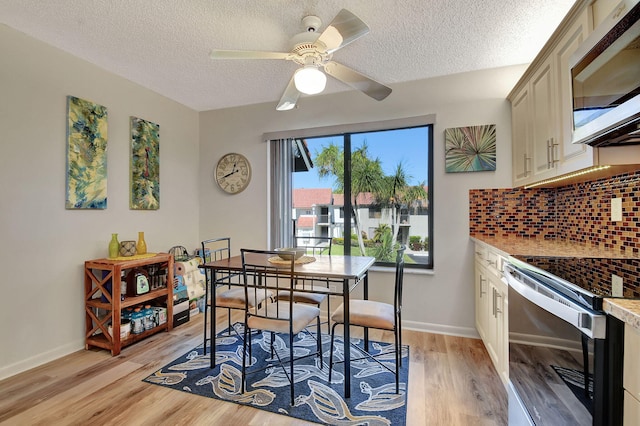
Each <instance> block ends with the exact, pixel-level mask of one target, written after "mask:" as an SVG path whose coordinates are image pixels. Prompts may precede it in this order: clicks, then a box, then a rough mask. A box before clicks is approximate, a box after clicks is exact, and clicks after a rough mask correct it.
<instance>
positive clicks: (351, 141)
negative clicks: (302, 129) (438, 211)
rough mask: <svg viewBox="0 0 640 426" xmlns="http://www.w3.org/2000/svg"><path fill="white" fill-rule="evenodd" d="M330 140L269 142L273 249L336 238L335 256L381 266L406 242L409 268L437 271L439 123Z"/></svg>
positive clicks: (330, 137)
mask: <svg viewBox="0 0 640 426" xmlns="http://www.w3.org/2000/svg"><path fill="white" fill-rule="evenodd" d="M327 135H328V136H322V135H317V134H316V135H314V136H313V137H305V138H292V139H287V140H284V139H282V140H277V141H276V140H271V141H270V143H271V144H273V145H274V146H272V147H271V148H270V158H271V168H272V175H274V176H276V178H275V179H274V180H273V181H272V182H271V206H270V215H271V218H270V223H271V229H270V234H271V241H272V244H274V246H286V245H287V243H290V242H291V241H292V240H293V238H292V237H293V235H294V234H295V235H298V236H300V235H313V236H330V237H332V238H333V244H332V253H333V254H349V255H367V256H373V257H375V258H376V259H377V261H376V264H378V265H392V264H393V262H394V261H395V251H396V249H397V247H398V246H399V245H400V244H404V245H406V246H407V251H406V256H407V257H406V259H405V262H406V267H407V268H411V267H413V268H425V269H426V268H429V269H430V268H432V267H433V238H432V235H433V231H432V230H433V220H432V211H433V206H432V204H431V203H430V200H431V199H432V191H433V178H432V176H433V173H432V145H433V142H432V141H433V126H432V124H423V125H415V126H411V127H402V128H391V129H390V130H384V129H383V130H377V129H376V130H375V131H366V132H358V131H350V132H342V133H340V134H337V135H331V134H330V133H329V132H327ZM278 176H279V178H278ZM309 205H315V206H322V208H318V209H314V211H313V212H312V213H311V215H309V214H308V206H309ZM287 211H288V212H291V217H290V218H287V217H284V216H283V212H287ZM303 214H304V216H303ZM315 215H317V216H315ZM287 223H290V224H291V225H290V226H286V224H287ZM274 237H275V238H274Z"/></svg>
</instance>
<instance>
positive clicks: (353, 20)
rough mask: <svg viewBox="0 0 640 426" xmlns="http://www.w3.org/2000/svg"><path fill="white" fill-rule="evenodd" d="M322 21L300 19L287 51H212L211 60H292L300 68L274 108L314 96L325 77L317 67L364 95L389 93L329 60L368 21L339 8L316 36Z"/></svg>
mask: <svg viewBox="0 0 640 426" xmlns="http://www.w3.org/2000/svg"><path fill="white" fill-rule="evenodd" d="M321 24H322V21H321V20H320V18H318V17H317V16H306V17H304V18H303V19H302V25H303V26H304V28H305V29H306V31H305V32H302V33H300V34H297V35H295V36H293V38H292V39H291V42H292V45H293V47H292V49H291V51H290V52H288V53H285V52H263V51H250V50H213V51H211V55H210V56H211V58H212V59H285V60H287V61H293V62H295V63H297V64H299V65H301V68H299V69H298V70H297V71H296V72H295V73H294V74H293V77H291V80H290V81H289V84H288V85H287V88H286V89H285V91H284V93H283V95H282V98H281V99H280V102H279V103H278V106H277V107H276V109H277V110H278V111H286V110H290V109H292V108H294V107H295V106H296V102H297V101H298V98H299V97H300V93H305V94H308V95H313V94H316V93H320V92H322V91H323V90H324V88H325V85H326V82H327V77H326V75H325V74H324V73H323V72H322V71H321V70H320V68H322V69H324V72H325V73H327V74H329V75H330V76H332V77H334V78H336V79H338V80H340V81H342V82H343V83H345V84H347V85H349V86H351V87H353V88H355V89H358V90H360V91H361V92H363V93H364V94H366V95H368V96H370V97H372V98H373V99H376V100H378V101H381V100H383V99H384V98H386V97H387V96H389V94H390V93H391V89H390V88H389V87H387V86H385V85H384V84H381V83H378V82H377V81H375V80H372V79H371V78H369V77H367V76H365V75H363V74H361V73H359V72H357V71H355V70H353V69H351V68H349V67H347V66H345V65H341V64H339V63H337V62H334V61H332V60H331V58H332V56H333V53H334V52H336V51H337V50H339V49H341V48H343V47H344V46H346V45H347V44H349V43H351V42H353V41H355V40H357V39H358V38H360V37H362V36H363V35H365V34H367V33H368V32H369V27H368V26H367V24H365V23H364V22H362V20H361V19H360V18H358V17H357V16H356V15H354V14H353V13H351V12H349V11H348V10H346V9H342V10H341V11H340V13H338V14H337V15H336V17H335V18H333V21H331V24H329V26H328V27H327V28H326V29H325V30H324V31H323V32H322V34H320V35H319V36H318V33H317V32H316V31H317V30H318V28H319V27H320V25H321Z"/></svg>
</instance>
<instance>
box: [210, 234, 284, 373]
mask: <svg viewBox="0 0 640 426" xmlns="http://www.w3.org/2000/svg"><path fill="white" fill-rule="evenodd" d="M201 250H202V251H201V252H200V255H201V256H202V258H203V260H204V262H215V261H218V260H223V259H228V258H229V257H231V238H230V237H221V238H213V239H210V240H204V241H202V243H201ZM205 275H206V280H207V288H208V289H210V295H213V297H215V306H216V308H223V309H226V310H227V327H228V328H227V334H228V335H231V331H232V324H231V310H232V309H236V310H239V311H244V309H245V291H244V288H243V285H242V282H241V274H240V273H237V272H231V271H220V270H218V271H217V272H216V275H215V282H213V281H214V279H213V278H214V277H213V272H212V271H211V270H206V274H205ZM210 295H205V296H206V297H207V302H206V303H205V311H204V344H203V349H202V353H203V355H206V354H207V340H210V341H211V366H212V368H213V367H215V361H216V345H215V336H216V335H217V332H216V326H217V324H216V313H215V312H211V335H212V336H211V337H207V309H209V308H211V306H212V305H211V299H209V297H210ZM267 296H268V297H271V296H272V294H271V293H268V294H267V295H265V297H267ZM263 300H264V299H251V300H249V304H250V305H251V306H257V305H259V304H260V303H262V302H263Z"/></svg>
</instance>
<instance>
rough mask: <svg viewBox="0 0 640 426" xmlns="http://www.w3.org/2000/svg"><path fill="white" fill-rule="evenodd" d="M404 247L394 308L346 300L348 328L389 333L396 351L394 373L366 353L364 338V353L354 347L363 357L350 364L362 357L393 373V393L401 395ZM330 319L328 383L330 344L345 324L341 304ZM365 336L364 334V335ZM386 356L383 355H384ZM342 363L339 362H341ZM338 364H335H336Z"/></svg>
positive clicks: (398, 262)
mask: <svg viewBox="0 0 640 426" xmlns="http://www.w3.org/2000/svg"><path fill="white" fill-rule="evenodd" d="M405 250H406V247H405V246H401V247H400V248H399V249H398V252H397V254H396V273H395V281H394V295H393V305H392V304H389V303H384V302H377V301H375V300H357V299H356V300H351V301H349V325H350V326H351V325H355V326H359V327H363V328H365V330H368V329H370V328H373V329H378V330H388V331H392V332H393V335H394V344H395V346H394V351H395V358H396V363H395V371H394V370H392V369H391V368H389V367H388V366H387V365H385V364H384V363H382V362H380V361H379V360H378V359H376V356H378V355H382V353H380V354H376V355H372V354H370V353H369V352H367V351H368V346H369V342H368V339H367V337H365V339H366V340H365V344H364V350H363V349H361V348H358V347H357V346H355V345H353V344H352V343H351V342H349V343H350V344H352V345H353V346H354V347H356V348H357V349H358V350H359V351H361V352H362V353H363V354H364V356H363V357H360V358H351V361H357V360H361V359H365V358H369V359H372V360H374V361H375V362H377V363H378V364H380V365H381V366H382V367H384V368H385V369H386V370H388V371H390V372H391V373H394V374H395V376H396V393H400V374H399V373H400V367H401V366H402V282H403V279H404V251H405ZM331 320H332V321H333V322H334V324H333V327H331V351H330V355H329V382H331V373H332V371H333V364H334V363H333V352H334V351H333V341H334V337H335V329H336V326H338V325H340V324H342V325H343V326H344V324H345V315H344V304H341V305H340V306H339V307H338V309H336V311H335V312H334V313H333V314H332V315H331ZM365 336H367V333H365ZM384 354H386V352H385V353H384ZM340 362H341V361H340ZM337 363H338V361H336V364H337Z"/></svg>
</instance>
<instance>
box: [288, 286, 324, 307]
mask: <svg viewBox="0 0 640 426" xmlns="http://www.w3.org/2000/svg"><path fill="white" fill-rule="evenodd" d="M296 288H299V289H304V290H313V293H310V292H306V291H294V292H293V301H294V302H301V303H312V304H316V305H319V304H320V303H322V302H323V301H324V299H326V298H327V295H326V293H328V292H329V291H330V290H329V288H327V287H326V286H320V285H312V286H308V285H307V286H302V285H298V286H296ZM291 294H292V293H291V292H290V291H285V290H283V291H280V292H278V300H289V298H290V297H291Z"/></svg>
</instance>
